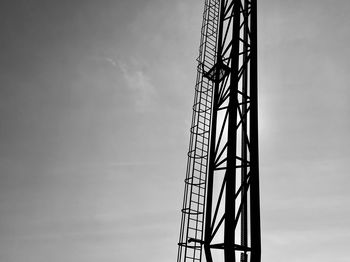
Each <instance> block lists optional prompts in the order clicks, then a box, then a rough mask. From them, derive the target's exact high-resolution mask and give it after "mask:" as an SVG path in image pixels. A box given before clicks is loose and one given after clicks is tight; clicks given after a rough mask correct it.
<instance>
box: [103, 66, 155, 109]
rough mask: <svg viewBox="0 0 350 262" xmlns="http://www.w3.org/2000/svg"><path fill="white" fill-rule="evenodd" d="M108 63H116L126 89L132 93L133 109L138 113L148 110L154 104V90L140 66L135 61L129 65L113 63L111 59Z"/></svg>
mask: <svg viewBox="0 0 350 262" xmlns="http://www.w3.org/2000/svg"><path fill="white" fill-rule="evenodd" d="M108 61H109V62H111V63H112V64H113V63H116V64H117V65H118V67H119V69H120V70H121V72H122V74H123V77H124V79H125V81H126V83H127V86H128V88H129V89H130V90H131V91H132V93H133V96H134V97H133V98H134V101H135V109H136V110H137V111H140V112H143V111H148V110H150V109H151V108H152V106H153V104H154V99H155V95H156V89H155V87H154V86H153V84H152V82H151V79H150V77H149V76H148V75H147V74H146V73H145V72H144V70H143V69H142V68H141V64H140V63H139V62H138V61H135V60H134V61H133V63H130V64H126V63H124V62H123V61H120V60H118V61H117V62H115V61H114V60H112V59H108Z"/></svg>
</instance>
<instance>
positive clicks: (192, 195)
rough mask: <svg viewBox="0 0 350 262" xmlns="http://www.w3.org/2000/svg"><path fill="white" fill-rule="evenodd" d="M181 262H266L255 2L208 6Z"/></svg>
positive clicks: (232, 0) (229, 0)
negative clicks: (260, 182)
mask: <svg viewBox="0 0 350 262" xmlns="http://www.w3.org/2000/svg"><path fill="white" fill-rule="evenodd" d="M197 62H198V64H197V77H196V84H195V94H194V103H193V112H192V122H191V127H190V143H189V150H188V160H187V169H186V178H185V190H184V197H183V206H182V209H181V225H180V236H179V242H178V255H177V262H201V261H202V260H203V261H207V262H214V261H215V262H216V261H220V262H236V261H239V260H240V261H241V262H260V261H261V229H260V193H259V148H258V81H257V72H258V71H257V1H256V0H205V2H204V12H203V22H202V27H201V38H200V46H199V56H198V58H197Z"/></svg>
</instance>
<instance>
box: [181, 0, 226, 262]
mask: <svg viewBox="0 0 350 262" xmlns="http://www.w3.org/2000/svg"><path fill="white" fill-rule="evenodd" d="M219 5H220V0H206V1H205V4H204V13H203V23H202V28H201V42H200V47H199V56H198V58H197V62H198V66H197V78H196V85H195V96H194V105H193V114H192V124H191V129H190V144H189V152H188V160H187V170H186V179H185V190H184V201H183V207H182V210H181V212H182V219H181V227H180V238H179V243H178V245H179V247H178V257H177V262H200V261H201V258H202V241H203V236H204V233H203V230H204V211H205V210H204V207H205V195H206V176H207V169H208V152H209V137H210V123H211V111H212V96H213V85H214V83H213V81H211V80H209V79H208V78H206V77H205V73H207V72H208V71H209V70H210V69H211V68H213V67H214V65H215V63H216V46H217V29H218V20H219Z"/></svg>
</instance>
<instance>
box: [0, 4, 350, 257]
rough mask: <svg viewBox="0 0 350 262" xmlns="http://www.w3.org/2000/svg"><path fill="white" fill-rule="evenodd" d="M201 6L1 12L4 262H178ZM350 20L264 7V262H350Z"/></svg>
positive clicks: (0, 253) (342, 11)
mask: <svg viewBox="0 0 350 262" xmlns="http://www.w3.org/2000/svg"><path fill="white" fill-rule="evenodd" d="M203 2H204V1H200V0H190V1H185V0H177V1H174V0H114V1H112V0H110V1H106V0H99V1H97V0H95V1H93V0H74V1H71V0H60V1H53V0H27V1H25V0H5V1H1V3H0V32H1V36H0V260H1V261H4V262H5V261H6V262H44V261H45V262H47V261H50V262H62V261H64V262H73V261H74V262H96V261H99V262H102V261H103V262H112V261H113V262H116V261H123V262H133V261H153V262H171V261H175V260H176V252H177V241H178V232H179V226H180V209H181V205H182V196H183V188H184V182H183V180H184V178H185V166H186V151H187V147H188V142H189V128H190V120H191V113H192V112H191V106H192V105H191V103H192V101H193V94H194V81H195V68H196V62H195V58H196V56H197V54H198V44H199V37H200V25H201V22H202V21H201V15H202V11H203ZM349 13H350V2H349V1H346V0H337V1H331V0H317V1H316V0H308V1H301V0H293V1H292V0H284V1H277V0H261V1H258V17H259V25H258V29H259V33H258V35H259V43H258V44H259V99H260V104H259V105H260V108H259V110H260V164H261V166H260V170H261V174H260V176H261V210H262V217H261V219H262V261H283V262H296V261H298V262H329V261H334V262H349V261H350V253H349V251H348V246H349V244H350V210H349V204H350V192H349V189H348V187H349V185H350V177H349V174H350V168H349V163H350V139H349V134H350V118H349V115H350V103H349V101H350V88H349V82H350V74H349V68H350V45H349V41H350V34H349V28H350V19H349V17H348V14H349Z"/></svg>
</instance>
